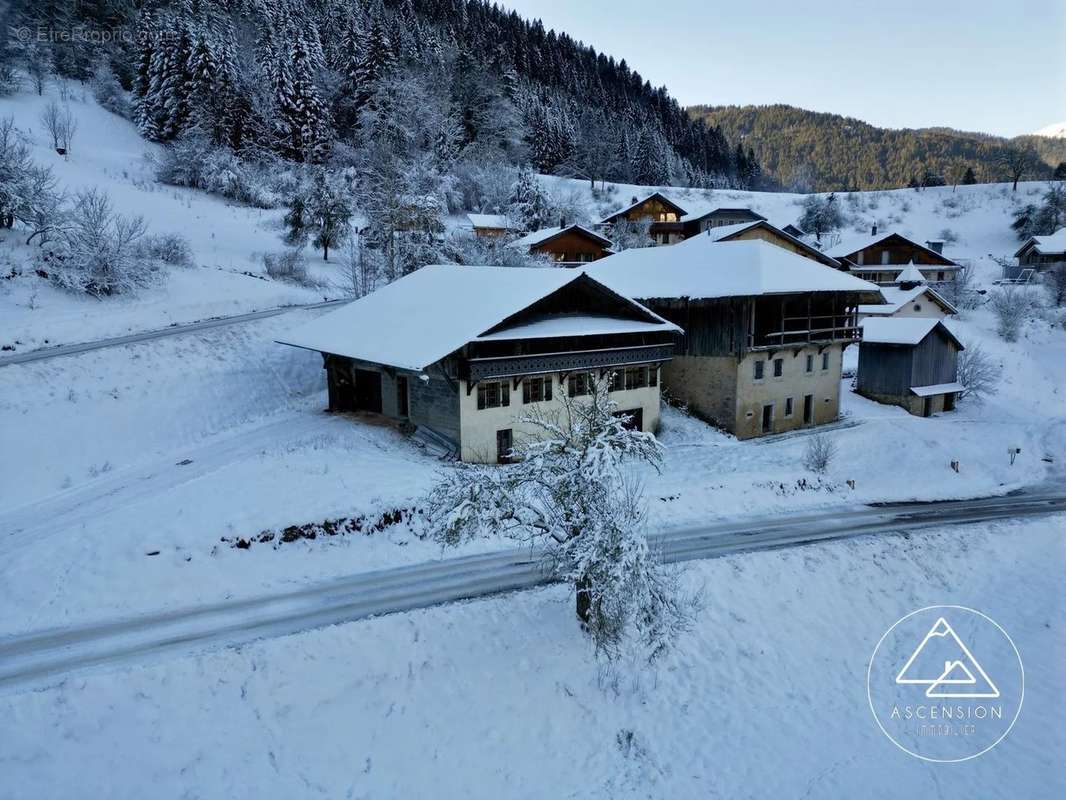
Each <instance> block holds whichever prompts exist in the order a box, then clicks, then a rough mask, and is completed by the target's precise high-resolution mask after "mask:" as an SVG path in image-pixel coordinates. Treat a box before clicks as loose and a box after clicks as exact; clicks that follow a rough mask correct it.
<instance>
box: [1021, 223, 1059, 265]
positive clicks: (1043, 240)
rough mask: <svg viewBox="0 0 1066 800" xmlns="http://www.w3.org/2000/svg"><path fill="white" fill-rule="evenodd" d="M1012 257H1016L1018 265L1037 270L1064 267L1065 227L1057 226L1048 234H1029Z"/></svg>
mask: <svg viewBox="0 0 1066 800" xmlns="http://www.w3.org/2000/svg"><path fill="white" fill-rule="evenodd" d="M1014 257H1015V258H1017V259H1018V266H1019V267H1021V268H1023V269H1024V268H1029V269H1035V270H1036V271H1037V272H1043V271H1044V270H1048V269H1051V268H1052V267H1066V228H1059V229H1058V230H1057V231H1055V232H1054V233H1053V234H1051V235H1050V236H1030V237H1029V241H1027V242H1026V243H1025V244H1023V245H1022V246H1021V247H1020V248H1018V252H1017V253H1015V254H1014Z"/></svg>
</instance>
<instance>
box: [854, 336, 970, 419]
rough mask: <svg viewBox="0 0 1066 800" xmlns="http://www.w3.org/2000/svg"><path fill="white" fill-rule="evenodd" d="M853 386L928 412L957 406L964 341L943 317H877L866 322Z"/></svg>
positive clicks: (914, 410)
mask: <svg viewBox="0 0 1066 800" xmlns="http://www.w3.org/2000/svg"><path fill="white" fill-rule="evenodd" d="M862 329H863V331H862V334H863V335H862V344H861V345H860V346H859V371H858V375H857V376H856V380H855V390H856V391H857V392H858V393H859V394H861V395H863V396H864V397H869V398H870V399H871V400H877V401H878V402H881V403H890V404H893V405H897V406H900V407H902V408H905V409H907V411H908V412H910V413H911V414H915V415H918V416H923V417H928V416H930V415H932V414H935V413H937V412H940V411H951V410H953V409H954V408H955V400H956V399H957V397H958V393H959V392H961V391H962V390H963V387H962V385H961V384H959V383H958V359H959V351H960V350H963V349H964V348H963V346H962V342H960V341H959V340H958V338H957V337H956V336H955V334H953V333H952V332H951V330H950V329H949V328H948V327H947V326H946V325H945V324H944V323H943V322H941V321H940V320H938V319H935V318H920V317H912V318H910V319H901V318H875V319H867V320H864V321H863V323H862Z"/></svg>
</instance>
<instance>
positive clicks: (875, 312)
mask: <svg viewBox="0 0 1066 800" xmlns="http://www.w3.org/2000/svg"><path fill="white" fill-rule="evenodd" d="M881 296H882V297H884V302H883V303H877V304H872V305H861V306H859V319H860V320H862V319H865V318H866V317H929V318H931V319H944V318H945V317H947V316H950V315H952V314H958V313H959V312H958V309H957V308H955V306H953V305H952V304H951V303H950V302H948V300H947V298H945V297H944V296H943V295H941V294H940V292H938V291H937V290H936V289H934V288H933V287H932V286H927V285H926V284H925V279H924V278H923V276H922V273H921V272H920V271H919V270H918V268H917V267H916V266H914V265H913V264H910V265H908V266H907V267H906V269H904V270H903V272H901V273H900V274H899V278H897V279H896V283H895V285H894V286H882V287H881Z"/></svg>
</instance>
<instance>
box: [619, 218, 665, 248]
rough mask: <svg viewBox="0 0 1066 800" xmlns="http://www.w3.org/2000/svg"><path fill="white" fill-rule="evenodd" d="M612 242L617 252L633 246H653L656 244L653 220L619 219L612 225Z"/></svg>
mask: <svg viewBox="0 0 1066 800" xmlns="http://www.w3.org/2000/svg"><path fill="white" fill-rule="evenodd" d="M611 244H612V245H613V247H614V250H616V251H617V252H621V251H622V250H629V249H630V248H633V247H651V246H652V245H653V244H655V240H654V239H652V238H651V220H650V219H636V220H630V219H621V220H618V221H617V222H615V223H614V225H612V226H611Z"/></svg>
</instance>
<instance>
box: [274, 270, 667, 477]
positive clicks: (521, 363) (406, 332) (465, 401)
mask: <svg viewBox="0 0 1066 800" xmlns="http://www.w3.org/2000/svg"><path fill="white" fill-rule="evenodd" d="M680 333H681V329H680V328H679V327H678V326H677V325H675V324H673V323H671V322H669V321H667V320H665V319H663V318H662V317H660V316H659V315H657V314H655V313H653V312H652V311H650V310H648V309H647V308H645V307H644V306H642V305H641V304H640V303H638V302H636V301H634V300H631V299H629V298H627V297H625V296H623V295H620V294H619V293H617V292H616V291H613V290H612V289H609V288H608V287H607V286H605V285H603V284H602V283H600V282H599V281H597V280H595V279H593V278H591V277H589V276H588V275H586V274H584V273H582V272H580V271H577V270H561V269H545V268H540V269H537V268H521V267H464V266H455V265H447V266H440V265H437V266H426V267H423V268H422V269H420V270H417V271H416V272H413V273H411V274H410V275H407V276H405V277H403V278H400V279H399V280H398V281H395V282H393V283H391V284H389V285H387V286H384V287H383V288H381V289H379V290H377V291H376V292H374V293H372V294H369V295H367V296H366V297H363V298H360V299H359V300H356V301H354V302H352V303H350V304H348V305H346V306H344V307H343V308H341V309H339V310H337V311H333V312H330V313H328V314H324V315H323V316H321V317H319V318H318V319H315V320H313V321H311V322H308V323H306V324H304V325H302V326H300V327H298V328H295V329H293V330H292V331H290V332H289V333H288V334H287V335H286V336H284V337H282V338H281V339H279V342H280V343H281V344H287V345H292V346H294V347H302V348H305V349H308V350H314V351H317V352H319V353H321V354H322V357H323V364H324V367H325V370H326V379H327V385H328V388H329V408H330V410H331V411H339V412H349V411H355V412H369V413H373V414H378V415H382V416H384V417H386V418H389V419H392V420H395V421H398V422H403V423H408V424H409V425H411V426H414V427H415V429H416V433H417V435H418V437H419V438H420V439H422V440H423V441H424V442H426V443H427V444H429V445H431V446H432V447H434V448H435V449H438V450H441V451H443V452H445V453H448V454H452V455H458V456H459V457H460V458H462V460H464V461H476V462H492V461H505V460H507V458H508V457H509V453H510V451H511V448H512V447H513V446H514V445H515V444H517V443H518V442H519V440H520V439H522V438H530V437H533V436H535V433H536V431H535V429H533V428H531V427H530V426H528V425H524V424H523V423H521V422H520V421H519V420H520V418H521V417H522V416H523V414H524V412H526V411H530V410H533V408H534V407H536V409H537V410H540V411H546V412H549V413H550V412H552V411H553V410H556V409H557V408H559V409H561V405H562V403H561V400H562V398H563V396H564V395H566V396H569V397H579V396H582V395H587V394H589V393H590V392H591V391H592V389H593V385H594V383H595V381H597V380H600V379H610V380H611V381H612V384H611V387H612V392H611V395H612V399H613V400H614V401H615V402H616V403H617V404H618V407H619V409H620V411H621V412H624V413H625V414H626V415H627V418H628V419H630V420H631V422H632V424H633V425H634V426H635V427H639V428H640V429H642V430H654V429H655V428H656V427H657V424H658V419H659V369H660V367H661V366H662V365H663V364H664V363H665V362H668V361H669V360H670V358H671V357H672V355H673V350H674V342H675V339H676V337H677V335H678V334H680ZM527 407H528V408H527Z"/></svg>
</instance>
